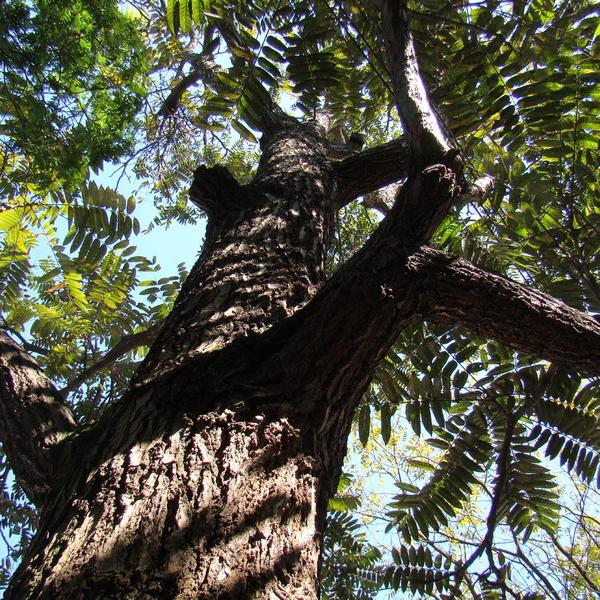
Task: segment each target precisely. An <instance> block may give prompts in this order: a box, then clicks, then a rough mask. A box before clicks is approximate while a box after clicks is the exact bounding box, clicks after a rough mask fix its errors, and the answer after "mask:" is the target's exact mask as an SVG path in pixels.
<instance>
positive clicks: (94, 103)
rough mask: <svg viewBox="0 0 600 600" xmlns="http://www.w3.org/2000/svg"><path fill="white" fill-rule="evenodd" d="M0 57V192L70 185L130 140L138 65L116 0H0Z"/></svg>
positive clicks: (139, 96) (139, 89)
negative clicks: (108, 0) (0, 182)
mask: <svg viewBox="0 0 600 600" xmlns="http://www.w3.org/2000/svg"><path fill="white" fill-rule="evenodd" d="M0 64H1V65H2V79H1V80H0V119H1V129H2V136H1V142H2V145H1V147H0V156H1V159H2V160H1V161H0V163H1V164H2V182H3V183H2V186H3V188H4V189H3V192H4V193H5V194H7V193H8V194H10V195H13V194H16V193H18V192H19V191H21V190H23V191H31V187H30V186H32V185H33V186H41V187H43V188H52V189H56V188H57V187H58V186H60V185H65V186H67V187H69V189H73V187H75V186H77V185H79V184H81V183H82V182H83V181H84V179H85V177H86V175H87V172H88V168H89V167H92V168H96V169H97V168H99V167H100V166H101V165H102V163H103V161H105V160H113V159H116V158H118V157H120V156H122V155H123V154H124V153H125V152H127V151H129V150H130V149H131V147H132V144H133V141H134V137H133V136H134V129H133V125H134V118H135V115H136V113H137V112H138V110H139V109H140V107H141V102H142V100H143V97H144V95H145V83H144V82H145V70H146V66H145V56H144V53H143V46H142V39H141V37H140V35H139V33H138V31H137V28H136V25H135V23H134V22H133V21H132V20H131V19H130V18H128V17H126V16H125V15H123V14H122V13H121V12H120V10H119V8H118V5H117V2H105V1H87V2H81V1H75V2H74V1H71V0H69V1H68V2H65V1H58V0H52V1H50V0H36V1H34V2H24V1H22V0H8V1H7V2H3V3H2V5H1V6H0Z"/></svg>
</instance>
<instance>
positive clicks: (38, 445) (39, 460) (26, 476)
mask: <svg viewBox="0 0 600 600" xmlns="http://www.w3.org/2000/svg"><path fill="white" fill-rule="evenodd" d="M75 425H76V424H75V419H74V417H73V414H72V412H71V411H70V409H69V408H68V407H67V406H66V405H65V404H64V403H63V401H62V397H61V395H60V393H59V392H58V391H57V390H56V388H55V387H54V386H53V385H52V383H51V382H50V380H49V379H48V378H47V377H46V376H45V375H44V373H43V372H42V370H41V368H40V366H39V365H38V364H37V363H36V361H35V360H34V359H33V358H32V357H31V356H30V355H29V354H27V353H26V352H25V351H24V350H23V349H22V348H21V347H20V346H19V345H18V344H17V343H16V342H15V341H13V340H12V339H11V338H10V337H9V336H8V335H7V334H6V333H5V332H4V331H2V330H0V439H1V440H2V445H3V449H4V451H5V453H6V455H7V457H8V460H9V462H10V466H11V467H12V469H13V471H14V473H15V476H16V478H17V480H18V482H19V483H20V484H21V486H22V487H23V489H24V490H25V492H26V493H27V495H28V496H29V498H30V500H31V501H32V502H34V503H35V504H36V505H38V506H40V505H41V504H43V502H44V500H45V499H46V497H47V496H48V493H49V492H50V489H51V487H52V482H53V480H54V478H55V471H56V465H55V464H54V460H53V450H54V448H55V447H56V446H57V444H58V443H59V442H60V441H61V440H62V439H63V438H64V436H65V434H67V433H69V432H71V431H73V429H74V428H75Z"/></svg>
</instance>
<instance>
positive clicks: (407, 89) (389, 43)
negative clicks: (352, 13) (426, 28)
mask: <svg viewBox="0 0 600 600" xmlns="http://www.w3.org/2000/svg"><path fill="white" fill-rule="evenodd" d="M377 4H378V5H379V8H380V9H381V18H382V25H383V33H384V38H385V42H386V49H387V54H388V60H389V64H390V72H391V76H392V86H393V89H394V100H395V102H396V108H397V110H398V114H399V115H400V120H401V121H402V128H403V130H404V132H405V135H406V138H407V141H408V146H409V148H410V152H411V156H412V158H413V160H414V161H415V163H416V165H417V166H418V165H425V164H432V163H434V162H436V161H438V160H439V159H440V158H441V157H442V156H443V155H444V154H446V152H448V150H449V148H450V146H449V144H448V142H447V140H446V136H445V135H444V133H443V131H442V128H441V126H440V124H439V122H438V120H437V117H436V115H435V112H434V111H433V108H432V106H431V104H430V102H429V98H428V97H427V91H426V89H425V85H424V83H423V79H422V78H421V74H420V72H419V65H418V62H417V56H416V53H415V48H414V43H413V37H412V33H411V32H410V27H409V19H408V11H407V7H406V1H405V0H402V1H400V0H378V2H377Z"/></svg>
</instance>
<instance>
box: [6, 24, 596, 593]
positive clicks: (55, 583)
mask: <svg viewBox="0 0 600 600" xmlns="http://www.w3.org/2000/svg"><path fill="white" fill-rule="evenodd" d="M405 37H406V36H405ZM401 54H402V53H401ZM403 68H404V67H403ZM411 68H412V67H411ZM400 85H401V84H400ZM265 122H266V123H268V126H265V128H264V133H265V135H264V137H263V140H262V147H263V153H262V158H261V161H260V164H259V168H258V171H257V175H256V177H255V178H254V180H253V181H252V182H251V183H250V184H249V185H247V186H240V185H239V184H238V183H237V182H236V181H235V179H234V178H233V177H232V176H231V175H230V174H229V173H228V172H227V171H226V170H225V169H223V168H221V167H215V168H212V169H207V168H204V167H200V168H199V169H198V170H197V171H196V173H195V178H194V183H193V185H192V187H191V191H190V194H191V197H192V199H193V200H194V201H195V202H196V203H197V204H199V205H200V206H202V207H203V208H204V209H205V210H206V212H207V214H208V215H209V225H208V229H207V238H206V243H205V247H204V250H203V254H202V256H201V258H200V260H199V261H198V263H197V264H196V265H195V266H194V268H193V269H192V272H191V273H190V276H189V278H188V279H187V281H186V282H185V284H184V286H183V289H182V290H181V293H180V295H179V298H178V300H177V302H176V304H175V307H174V309H173V311H172V313H171V315H170V316H169V317H168V318H167V320H166V321H165V323H164V324H163V326H162V329H161V331H160V333H159V334H158V336H157V338H156V340H155V341H154V343H153V345H152V348H151V350H150V352H149V354H148V356H147V358H146V360H145V361H144V363H143V364H142V366H141V367H140V369H139V371H138V372H137V374H136V376H135V378H134V380H133V381H132V382H131V387H130V389H129V391H128V392H127V394H126V395H125V397H123V398H122V399H121V400H120V401H119V402H118V403H116V404H115V405H114V406H113V407H111V408H110V409H109V410H108V411H107V413H106V414H105V415H104V416H103V417H102V418H101V420H100V421H99V422H98V423H95V424H91V425H89V426H88V427H86V428H83V429H82V428H77V427H76V426H75V423H74V421H73V419H72V417H71V416H70V414H69V413H68V412H66V410H65V409H64V406H63V405H62V403H61V397H60V395H59V394H58V393H57V392H56V391H55V390H54V389H53V388H52V386H51V384H50V383H49V382H48V381H47V380H45V379H44V378H43V375H42V374H41V373H40V371H39V368H37V366H36V365H35V363H34V362H33V361H32V359H31V358H30V357H28V356H27V355H26V354H25V353H24V352H23V351H22V350H21V349H19V348H18V347H17V346H16V344H15V343H14V342H12V341H11V340H10V339H9V338H6V339H5V337H6V336H5V337H3V339H2V340H1V342H2V343H0V393H1V396H0V401H1V402H0V408H1V410H0V417H1V420H2V427H1V428H0V434H1V435H2V439H3V443H4V444H5V451H6V452H7V455H8V457H9V459H10V461H11V464H13V466H14V467H15V472H16V475H17V477H18V478H19V481H20V482H21V483H22V484H23V486H24V488H25V489H26V490H27V491H28V494H29V496H30V498H31V499H32V500H33V501H34V502H36V504H37V505H38V507H39V508H40V527H39V531H38V533H37V535H36V537H35V539H34V540H33V542H32V544H31V548H30V550H29V552H28V553H27V556H26V557H25V559H24V561H23V563H22V565H21V566H20V567H19V569H18V571H17V572H16V573H15V575H14V577H13V580H12V582H11V585H10V587H9V589H8V591H7V593H6V596H5V597H6V598H7V599H13V600H16V599H19V600H20V599H22V598H32V599H42V598H44V599H46V598H48V599H49V598H69V599H77V598H86V599H87V598H130V599H142V598H178V599H185V598H200V599H206V600H208V599H210V600H224V599H226V598H230V599H233V598H252V599H257V600H258V599H260V600H263V599H264V600H267V599H269V600H273V599H277V598H281V599H298V600H300V599H302V600H310V599H311V598H316V597H317V596H318V588H319V584H318V576H319V555H320V550H321V540H322V535H323V529H324V526H325V512H326V505H327V500H328V498H329V497H330V496H331V495H332V493H333V492H334V491H335V489H336V485H337V482H338V478H339V474H340V469H341V465H342V461H343V458H344V455H345V452H346V441H347V437H348V434H349V430H350V424H351V419H352V414H353V412H354V410H355V408H356V405H357V403H358V401H359V399H360V397H361V396H362V394H363V393H364V391H365V390H366V388H367V386H368V383H369V379H370V377H371V375H372V373H373V370H374V368H375V367H376V365H377V364H378V362H379V361H380V360H381V359H382V358H383V356H384V355H385V353H386V351H387V350H388V349H389V347H390V346H391V344H392V343H393V342H394V340H395V339H396V337H397V336H398V334H399V333H400V332H401V330H402V329H403V327H405V326H406V325H407V324H408V323H410V322H413V321H414V320H415V319H422V318H424V317H426V318H430V319H433V320H436V321H442V322H445V323H449V324H451V325H452V324H455V325H461V326H464V327H471V328H472V329H474V330H475V331H477V332H478V333H481V334H483V335H489V336H494V337H496V338H497V339H500V340H503V341H505V342H507V343H509V344H512V345H513V346H516V347H518V348H520V349H522V350H525V351H529V352H533V353H536V354H538V355H540V356H542V357H546V358H548V359H550V360H552V361H554V362H557V363H561V362H563V363H565V364H568V365H572V366H575V367H577V368H580V369H581V371H582V372H586V373H591V372H597V369H598V364H600V325H598V323H596V321H595V320H594V319H592V318H591V317H588V316H586V315H584V314H582V313H579V312H578V311H575V310H573V309H570V308H568V307H566V306H565V305H563V304H562V303H560V302H558V301H556V300H555V299H553V298H551V297H549V296H546V295H544V294H541V293H539V292H536V291H534V290H530V289H529V288H526V287H525V286H521V285H517V284H514V283H511V282H508V281H506V280H504V279H503V278H501V277H500V276H498V275H494V274H492V273H488V272H486V271H483V270H481V269H478V268H477V267H475V266H474V265H470V264H469V263H466V262H465V261H457V260H454V259H453V258H452V257H449V256H447V255H445V254H443V253H441V252H439V251H437V250H434V249H432V248H428V247H427V246H426V245H424V244H425V243H426V241H427V239H428V238H429V237H430V235H431V234H432V232H433V230H434V229H435V227H436V225H437V224H438V223H439V222H440V220H441V219H442V218H443V216H444V214H445V212H446V211H447V209H448V207H449V206H450V204H451V203H452V201H453V200H454V199H455V198H456V197H457V195H458V194H459V193H460V166H459V164H458V163H457V162H456V160H455V155H454V153H452V152H445V151H444V152H442V151H441V150H440V147H439V146H438V147H437V149H436V154H435V160H434V161H431V162H427V161H426V160H425V159H424V155H423V154H422V152H423V150H421V148H423V147H425V146H426V145H425V146H424V145H423V144H422V143H418V144H416V145H415V144H414V143H413V142H411V138H409V139H408V141H407V144H408V146H409V149H408V150H406V148H407V144H405V143H404V142H396V143H394V144H392V145H386V146H383V147H381V148H379V149H371V150H366V151H363V152H358V151H356V150H353V151H350V149H348V148H346V149H344V148H343V147H340V146H333V145H332V144H330V143H329V142H328V141H327V139H326V136H325V132H324V131H323V130H322V129H321V128H320V127H319V126H318V125H315V124H311V123H304V124H302V123H297V122H294V121H293V120H292V119H290V118H289V117H287V118H278V116H277V114H275V113H270V116H269V118H268V119H266V120H265ZM415 138H419V139H424V138H422V136H420V134H419V132H418V131H416V132H415V133H414V134H413V136H412V139H413V141H414V139H415ZM444 143H445V142H444ZM402 148H404V149H405V151H404V152H403V153H402V152H401V150H402ZM391 151H393V152H394V153H396V154H395V155H394V156H397V158H398V159H397V160H396V159H395V160H393V161H390V160H389V156H390V152H391ZM409 153H410V154H411V155H412V157H413V158H414V157H415V156H417V160H416V161H415V162H414V163H412V164H413V165H415V164H416V165H418V168H417V169H415V170H411V169H410V168H409V166H410V165H409V164H408V161H407V158H406V156H407V154H409ZM432 163H433V164H432ZM367 167H368V169H369V177H365V175H364V174H365V169H366V168H367ZM405 177H406V180H405V182H404V184H403V186H402V189H401V191H400V193H399V195H398V197H397V199H396V202H395V204H394V207H393V208H392V210H391V211H390V213H389V215H388V216H387V217H386V218H385V220H384V221H383V222H382V224H381V226H380V227H379V228H378V229H377V231H376V232H375V233H374V234H373V235H372V237H371V238H370V240H369V241H368V242H367V244H366V245H365V247H364V248H363V249H362V250H361V251H360V252H358V253H357V254H356V255H355V256H354V257H353V258H352V259H351V260H350V261H349V262H348V263H347V264H346V265H344V266H342V267H341V268H340V269H339V270H338V271H337V272H336V274H335V275H334V276H333V277H332V278H331V279H330V280H328V281H325V275H324V261H325V256H326V252H327V248H328V243H329V239H330V236H331V232H332V226H333V222H334V217H335V212H336V210H337V209H338V208H339V207H340V206H341V205H343V204H344V203H345V202H347V201H349V200H350V199H351V198H352V196H353V195H356V194H358V193H361V194H362V193H367V192H369V191H372V190H374V189H377V188H379V187H381V186H383V185H386V184H389V183H391V182H393V181H396V180H398V179H400V178H405ZM353 190H354V192H353ZM511 311H518V318H519V319H520V323H519V327H515V326H514V318H515V316H516V315H514V314H513V315H512V316H511V314H512V313H511ZM511 323H513V326H511ZM523 323H526V324H528V326H530V327H531V328H535V332H536V333H535V335H532V334H531V332H528V331H524V329H523V325H522V324H523ZM24 431H25V432H27V431H29V432H30V435H29V436H25V435H23V432H24ZM31 432H33V435H31ZM38 432H42V433H39V434H38ZM22 455H24V456H26V457H27V460H28V461H29V462H30V464H33V465H35V468H29V466H28V465H24V466H23V467H22V468H20V467H19V464H20V463H19V458H20V457H22ZM21 464H23V461H22V458H21Z"/></svg>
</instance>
